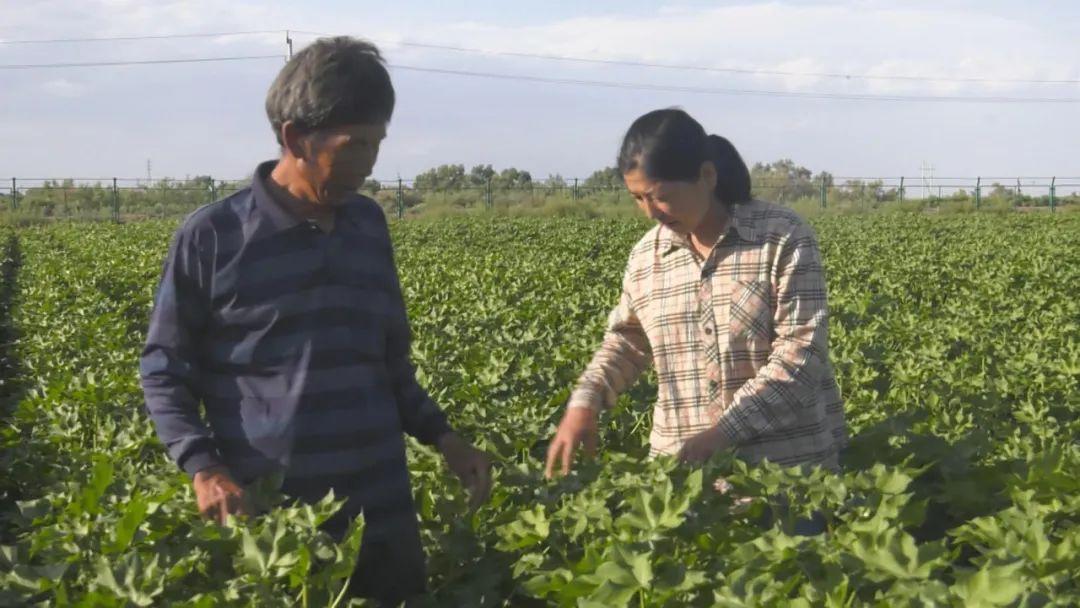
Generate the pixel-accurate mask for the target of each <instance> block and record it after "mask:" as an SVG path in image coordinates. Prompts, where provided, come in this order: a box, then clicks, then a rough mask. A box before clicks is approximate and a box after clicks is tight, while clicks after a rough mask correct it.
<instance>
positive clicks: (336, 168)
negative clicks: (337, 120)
mask: <svg viewBox="0 0 1080 608" xmlns="http://www.w3.org/2000/svg"><path fill="white" fill-rule="evenodd" d="M305 138H306V140H307V141H306V142H305V143H306V145H305V148H306V153H307V154H306V157H305V161H306V162H305V163H304V167H305V177H306V178H307V180H308V182H309V183H310V184H311V187H312V190H314V192H315V194H316V195H317V196H318V200H319V201H320V202H321V203H323V204H326V205H339V204H341V203H342V202H344V201H345V200H346V199H347V198H348V197H349V195H351V194H354V193H355V192H356V191H357V190H359V189H360V186H362V185H364V180H365V179H367V178H368V177H369V176H370V175H371V171H372V169H373V168H374V167H375V161H376V159H378V157H379V146H380V145H381V144H382V140H383V139H385V138H386V125H385V124H374V125H372V124H356V125H345V126H340V127H331V128H327V129H320V130H318V131H315V132H313V133H310V134H308V135H306V136H305Z"/></svg>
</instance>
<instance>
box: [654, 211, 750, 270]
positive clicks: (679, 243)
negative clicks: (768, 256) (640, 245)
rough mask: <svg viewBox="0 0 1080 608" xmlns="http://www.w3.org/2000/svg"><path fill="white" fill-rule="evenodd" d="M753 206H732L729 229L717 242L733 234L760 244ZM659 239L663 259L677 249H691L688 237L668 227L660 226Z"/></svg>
mask: <svg viewBox="0 0 1080 608" xmlns="http://www.w3.org/2000/svg"><path fill="white" fill-rule="evenodd" d="M752 206H753V202H748V203H742V204H738V205H732V206H731V211H732V212H731V214H730V215H729V216H728V223H727V228H726V229H725V230H724V232H723V233H722V234H721V235H720V239H719V240H718V241H717V242H719V241H722V240H724V238H725V237H727V235H729V234H731V233H732V232H734V233H735V234H737V235H738V236H739V238H741V239H742V240H744V241H746V242H749V243H757V242H759V238H758V231H757V226H755V225H754V218H753V210H752V209H751V207H752ZM658 239H659V242H660V247H659V249H660V255H661V256H662V257H663V256H667V255H668V254H669V253H671V252H672V251H675V250H676V249H690V241H689V239H687V237H686V235H683V234H679V233H677V232H675V231H674V230H672V229H671V228H668V227H667V226H663V225H661V226H660V234H659V236H658Z"/></svg>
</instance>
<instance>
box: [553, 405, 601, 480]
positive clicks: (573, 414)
mask: <svg viewBox="0 0 1080 608" xmlns="http://www.w3.org/2000/svg"><path fill="white" fill-rule="evenodd" d="M597 416H598V415H597V413H596V411H594V410H591V409H589V408H585V407H570V408H567V409H566V413H564V414H563V417H562V421H560V422H559V428H558V430H556V431H555V437H554V438H553V439H552V440H551V445H550V446H548V453H547V467H546V468H545V469H544V477H547V478H548V479H551V478H552V476H553V475H554V474H555V467H556V466H559V467H560V469H559V470H560V471H561V473H562V474H563V475H566V474H568V473H569V472H570V463H571V462H573V460H574V451H576V450H577V448H578V446H580V445H584V449H585V454H586V455H588V456H592V455H593V454H595V453H596V439H597V429H596V427H597V424H596V418H597Z"/></svg>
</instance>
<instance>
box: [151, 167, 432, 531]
mask: <svg viewBox="0 0 1080 608" xmlns="http://www.w3.org/2000/svg"><path fill="white" fill-rule="evenodd" d="M274 165H275V163H274V162H272V161H271V162H267V163H263V164H261V165H259V167H258V169H256V172H255V176H254V179H253V180H252V186H251V187H250V188H246V189H244V190H241V191H239V192H237V193H236V194H234V195H232V196H230V197H228V198H226V199H223V200H221V201H218V202H216V203H213V204H210V205H207V206H205V207H203V208H201V209H199V210H198V211H196V212H195V213H193V214H192V215H191V216H189V217H188V218H187V220H186V221H185V222H184V223H183V225H182V226H181V227H180V228H179V230H178V231H177V232H176V235H175V237H174V239H173V242H172V244H171V247H170V249H169V253H168V256H167V258H166V260H165V264H164V270H163V273H162V278H161V283H160V285H159V287H158V291H157V295H156V298H155V302H154V310H153V314H152V317H151V320H150V328H149V334H148V336H147V341H146V348H145V350H144V351H143V354H142V359H141V363H140V371H141V376H142V385H143V390H144V392H145V395H146V407H147V409H148V411H149V414H150V416H151V418H152V419H153V422H154V425H155V427H156V429H157V433H158V436H159V437H160V438H161V441H162V442H163V443H164V444H165V446H166V447H167V448H168V451H169V455H170V456H171V457H172V458H173V459H174V460H175V461H176V462H177V463H178V464H179V465H180V467H181V468H183V469H184V470H185V471H186V472H188V473H189V474H192V475H194V474H195V473H196V472H198V471H200V470H202V469H205V468H207V467H210V466H214V465H224V466H226V467H228V468H229V470H230V472H231V473H232V475H233V476H234V477H235V478H236V479H237V481H238V482H240V483H249V482H251V481H253V480H254V479H256V478H258V477H260V476H262V475H265V474H268V473H272V472H283V473H284V478H285V482H284V483H285V485H284V486H283V490H284V491H285V493H286V494H291V495H293V496H296V497H299V498H302V499H307V500H317V499H318V498H321V497H322V496H324V495H325V494H326V492H327V491H328V490H331V489H333V490H334V493H335V495H336V496H337V497H339V498H341V497H345V498H347V499H348V502H347V503H346V509H345V512H344V513H343V515H344V516H351V515H353V514H355V513H356V512H358V511H360V510H363V512H364V515H365V519H366V521H367V523H368V526H369V527H372V532H375V529H377V528H378V527H379V524H380V522H383V523H386V524H390V523H391V522H393V521H397V522H402V521H406V520H408V518H412V519H413V520H414V523H415V509H414V507H413V504H412V498H411V491H410V487H409V475H408V471H407V469H406V462H405V442H404V437H403V435H402V432H403V431H404V432H405V433H408V434H410V435H412V436H414V437H416V438H417V439H418V440H420V441H421V442H423V443H427V444H432V443H434V442H435V441H436V440H437V439H438V437H439V436H440V435H441V434H442V433H444V432H447V431H448V430H449V426H448V424H447V421H446V417H445V415H444V414H443V412H442V411H441V410H440V409H439V408H438V407H437V406H436V405H435V404H434V403H433V402H432V400H431V398H430V397H429V396H428V394H427V392H426V391H424V389H422V388H421V387H420V386H419V384H418V383H417V381H416V377H415V369H414V367H413V366H412V364H411V362H410V360H409V344H410V334H409V325H408V321H407V318H406V312H405V304H404V301H403V299H402V293H401V287H400V284H399V281H398V276H397V271H396V268H395V266H394V258H393V250H392V246H391V242H390V234H389V231H388V227H387V223H386V217H385V215H384V214H383V212H382V209H381V208H380V207H379V206H378V205H377V204H376V203H375V202H374V201H372V200H371V199H369V198H366V197H363V196H359V195H357V196H355V197H354V198H351V199H350V200H348V201H347V202H346V203H345V204H343V205H342V206H341V207H340V208H339V209H338V210H337V215H336V221H335V224H334V229H333V230H332V231H331V232H329V233H326V232H323V231H322V230H321V229H320V228H318V227H317V226H316V225H315V224H313V223H309V222H307V221H305V220H303V219H301V218H299V217H298V216H295V215H293V214H292V213H291V212H290V211H289V210H288V209H287V208H285V207H284V206H283V205H282V203H281V202H280V201H278V200H276V198H275V196H274V195H273V194H272V193H271V191H270V190H269V189H268V188H267V184H266V180H268V179H269V173H270V171H272V170H273V167H274ZM200 405H201V406H202V408H201V409H202V411H200Z"/></svg>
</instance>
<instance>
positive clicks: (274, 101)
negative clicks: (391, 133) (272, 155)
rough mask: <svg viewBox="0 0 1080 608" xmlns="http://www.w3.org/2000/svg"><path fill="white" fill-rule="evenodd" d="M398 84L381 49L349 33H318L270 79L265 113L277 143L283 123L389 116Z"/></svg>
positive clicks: (311, 126)
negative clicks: (331, 35) (320, 35)
mask: <svg viewBox="0 0 1080 608" xmlns="http://www.w3.org/2000/svg"><path fill="white" fill-rule="evenodd" d="M393 113H394V86H393V85H392V84H391V83H390V74H389V73H388V72H387V71H386V65H385V64H384V62H383V58H382V54H381V53H379V49H378V48H377V47H376V46H375V45H374V44H371V43H370V42H367V41H365V40H358V39H356V38H351V37H349V36H337V37H334V38H320V39H318V40H316V41H315V42H314V43H313V44H311V45H310V46H308V47H306V48H304V49H303V50H301V51H300V52H299V53H297V54H296V55H295V56H294V57H293V58H292V59H290V60H289V62H288V63H286V64H285V67H284V68H282V69H281V72H280V73H279V74H278V75H277V78H275V79H274V84H272V85H270V91H269V92H267V94H266V116H267V118H269V119H270V125H271V126H272V127H273V128H274V135H275V136H276V137H277V140H278V143H279V144H282V145H284V142H283V141H282V140H281V125H283V124H285V123H286V122H288V121H292V122H293V124H295V125H296V126H297V127H299V128H300V130H301V131H308V132H310V131H315V130H318V129H324V128H327V127H337V126H342V125H349V124H379V123H383V124H385V123H388V122H390V117H391V116H392V115H393Z"/></svg>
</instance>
